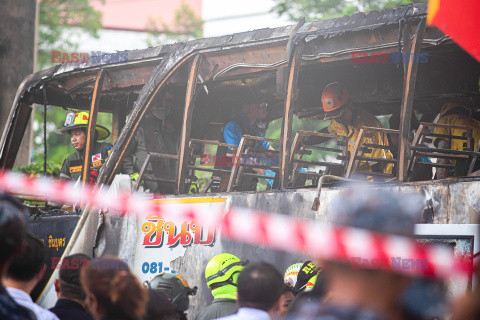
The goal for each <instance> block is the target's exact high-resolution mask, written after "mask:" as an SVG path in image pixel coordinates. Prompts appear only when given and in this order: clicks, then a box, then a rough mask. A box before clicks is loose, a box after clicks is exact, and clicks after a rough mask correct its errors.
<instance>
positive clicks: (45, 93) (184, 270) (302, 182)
mask: <svg viewBox="0 0 480 320" xmlns="http://www.w3.org/2000/svg"><path fill="white" fill-rule="evenodd" d="M426 10H427V7H426V4H424V3H423V4H414V5H409V6H402V7H398V8H394V9H387V10H383V11H372V12H370V13H367V14H364V13H357V14H354V15H351V16H345V17H341V18H336V19H330V20H324V21H318V22H312V23H303V22H300V23H299V24H297V25H292V26H286V27H282V28H276V29H261V30H255V31H249V32H243V33H238V34H232V35H227V36H221V37H216V38H207V39H199V40H193V41H188V42H184V43H176V44H171V45H164V46H160V47H155V48H148V49H144V50H134V51H127V52H125V53H122V54H124V55H125V54H127V55H128V60H127V61H123V62H117V63H103V62H102V61H95V62H93V61H89V62H87V63H78V64H72V63H69V64H62V65H59V66H55V67H53V68H50V69H47V70H43V71H39V72H37V73H34V74H31V75H29V76H28V77H26V78H25V80H24V81H23V82H22V84H21V86H20V87H19V89H18V92H17V95H16V98H15V101H14V103H13V107H12V111H11V113H10V117H9V120H8V124H7V126H6V128H5V129H4V133H3V137H2V141H1V149H0V165H1V168H2V169H11V168H12V167H13V163H14V161H15V157H16V154H17V151H18V147H19V144H20V142H21V140H22V138H23V135H24V131H25V128H26V126H27V124H28V122H29V121H30V115H31V112H32V106H33V105H34V104H39V105H44V106H45V108H46V106H47V105H48V106H51V107H52V106H54V107H57V108H58V110H60V111H62V112H65V113H66V111H65V110H66V109H74V110H77V111H87V112H89V114H90V120H89V130H87V133H88V136H87V146H86V154H87V155H88V156H86V157H85V159H86V162H85V163H86V164H85V165H84V167H83V172H82V177H81V181H80V183H86V182H87V180H86V179H87V173H86V171H87V170H86V169H85V168H88V167H89V163H88V161H91V160H90V156H91V145H92V144H93V141H94V140H93V139H94V137H93V132H94V130H90V129H92V128H94V127H95V125H96V118H97V117H96V114H97V113H100V112H102V113H107V114H110V115H111V119H112V125H111V128H110V129H111V132H112V135H111V141H110V142H111V143H112V144H113V148H112V152H111V154H110V156H109V157H108V159H106V161H105V163H104V164H103V167H102V169H101V170H100V174H99V177H98V179H97V182H96V183H97V185H114V184H115V185H117V186H119V187H121V188H128V189H131V190H140V191H141V190H143V191H148V188H146V185H147V184H148V183H150V184H151V183H154V184H156V186H157V187H158V192H159V193H162V194H163V195H164V197H163V198H162V199H154V197H153V196H152V201H157V202H158V203H161V204H164V205H168V206H182V205H183V204H185V203H188V204H192V203H193V204H195V205H196V206H197V207H198V208H201V209H202V210H208V209H209V208H217V207H231V206H239V207H246V208H254V209H259V210H264V211H271V212H275V213H278V214H285V215H294V216H298V217H304V218H311V219H318V220H321V221H328V220H329V210H328V207H329V204H330V203H331V201H332V199H334V198H335V197H336V196H337V195H338V193H339V192H341V190H342V186H341V185H339V184H337V182H338V181H343V180H359V179H363V180H365V179H366V180H367V181H370V180H372V181H374V182H375V183H372V188H392V189H397V190H398V189H399V190H402V191H406V192H413V193H417V194H419V195H421V197H422V198H423V199H424V201H425V209H424V213H423V219H424V221H423V223H421V224H419V225H418V228H417V236H418V237H419V238H421V239H423V240H422V241H430V242H441V243H445V244H446V245H449V246H450V247H452V249H453V250H454V252H455V253H456V254H457V253H458V254H460V253H465V252H467V253H470V254H476V253H478V251H479V248H478V228H477V221H478V216H479V212H480V201H479V199H480V197H479V191H478V190H480V181H479V180H480V179H479V178H478V177H477V176H476V175H475V173H474V172H475V168H476V166H477V164H478V163H477V158H478V156H479V155H480V152H479V144H478V141H476V140H475V139H474V133H473V132H474V130H475V128H472V127H462V128H460V129H462V130H463V132H464V134H462V135H461V136H458V135H455V134H453V133H451V134H446V133H441V134H440V133H438V132H436V131H435V128H439V127H440V128H444V129H455V128H456V127H455V126H449V125H448V124H438V123H437V122H436V121H435V118H437V116H438V115H439V113H440V112H441V111H442V107H443V106H444V105H446V104H448V103H452V104H455V105H461V106H464V107H465V108H466V109H468V110H469V112H470V114H475V113H476V112H477V111H479V110H478V106H479V99H480V95H479V76H480V64H479V62H478V61H476V60H475V59H473V58H472V57H471V56H469V55H468V54H467V53H466V52H465V51H464V50H463V49H462V48H460V47H459V46H458V45H457V44H456V43H455V42H454V41H453V40H452V39H450V38H449V37H448V36H447V35H445V34H443V33H442V32H441V31H439V30H438V29H436V28H432V27H429V26H427V25H426ZM333 82H339V83H342V84H343V85H344V86H345V87H346V88H348V91H349V95H350V98H351V100H352V101H354V102H355V106H356V107H358V108H361V109H363V110H365V111H366V112H368V113H370V114H372V115H375V116H376V117H377V118H378V119H380V120H381V121H382V123H383V124H384V125H383V128H380V127H368V126H364V127H362V128H361V130H360V132H359V133H358V136H357V140H356V143H353V144H352V145H351V146H349V142H348V141H345V139H341V137H339V136H336V135H334V134H332V133H328V132H327V133H326V132H322V131H320V132H318V131H317V130H318V129H321V128H322V127H324V126H325V123H326V122H325V121H323V119H324V111H323V108H322V104H321V92H322V90H323V88H324V87H325V86H327V85H328V84H329V83H333ZM252 92H255V94H253V93H252ZM251 93H252V94H251ZM252 99H253V100H254V101H253V102H254V103H257V104H259V105H260V104H266V105H268V107H267V114H266V119H265V121H264V122H263V123H262V126H263V127H262V130H263V134H262V135H243V137H242V138H241V141H240V142H239V144H238V145H235V144H229V143H227V142H225V141H223V140H222V129H223V128H224V127H225V125H226V124H227V123H228V122H229V121H230V120H231V119H232V117H233V116H235V115H236V114H237V113H238V111H239V110H241V108H242V106H243V105H244V104H245V103H246V102H247V100H248V102H249V103H252ZM255 99H256V100H255ZM393 116H395V117H397V118H398V124H397V127H395V128H388V119H389V117H393ZM412 118H415V120H416V121H412ZM58 126H61V124H58ZM450 132H453V131H450ZM376 133H379V134H382V135H386V136H388V137H393V138H396V141H398V146H397V147H395V148H393V150H390V151H389V152H391V151H393V152H392V155H394V156H392V157H388V158H387V157H381V158H379V157H372V156H371V154H372V153H371V150H372V148H373V149H375V148H377V149H382V150H387V149H392V146H391V145H389V144H383V145H382V144H374V143H372V142H368V139H367V140H364V139H363V138H365V137H367V138H368V137H369V136H371V135H372V134H376ZM262 136H263V137H262ZM310 136H316V137H321V138H325V139H327V140H328V141H327V142H325V143H321V144H316V145H308V144H303V143H302V141H304V138H305V137H310ZM138 138H143V140H144V145H145V150H144V151H145V154H146V156H145V159H144V160H143V163H142V164H141V165H140V166H137V170H138V171H137V172H136V173H138V179H137V180H136V181H132V180H131V179H130V177H129V176H128V175H125V174H124V173H125V172H122V170H123V169H122V166H123V163H125V160H126V159H128V157H131V156H132V152H133V151H132V149H133V147H132V146H133V145H135V140H136V139H138ZM438 138H444V139H450V140H452V139H457V140H461V141H462V143H463V146H464V147H463V148H462V150H454V149H453V148H444V149H440V148H439V147H438V146H437V145H436V144H435V143H434V142H435V139H438ZM389 139H390V138H389ZM259 141H267V142H269V144H270V146H272V148H270V149H258V148H257V147H256V146H257V145H258V143H259ZM363 141H366V142H363ZM222 148H223V150H224V151H225V150H227V152H228V154H229V156H228V157H227V158H226V157H225V152H224V153H223V154H222V153H219V150H220V149H222ZM252 158H254V160H252ZM258 159H260V160H258ZM262 159H263V160H262ZM265 159H266V161H265ZM425 159H429V161H426V160H425ZM438 159H443V160H445V159H446V160H448V162H446V161H438ZM362 162H373V163H378V164H380V165H381V166H383V167H384V166H387V165H391V166H393V167H395V170H392V171H388V172H383V171H382V172H373V171H368V172H364V171H362V165H361V164H362ZM460 164H462V165H463V166H464V167H465V168H466V169H465V170H463V173H462V174H461V175H459V176H455V177H450V178H448V179H433V177H434V175H435V171H436V170H438V169H439V168H440V169H448V170H455V169H456V167H457V166H459V165H460ZM419 166H421V167H422V168H424V169H425V168H426V170H430V172H431V173H432V174H431V175H430V178H429V179H428V178H427V179H425V180H422V179H416V178H414V173H415V170H416V168H418V167H419ZM255 169H257V170H255ZM265 170H271V171H273V172H274V173H275V174H274V176H265V175H264V174H262V173H259V172H263V171H265ZM245 179H249V180H250V181H252V180H258V181H260V183H259V184H258V185H256V184H250V189H249V188H243V187H242V186H243V185H244V184H243V183H242V181H243V180H245ZM266 180H270V181H271V180H273V183H266V182H265V181H266ZM418 180H422V181H418ZM379 181H381V182H379ZM42 210H43V211H42V212H43V214H41V215H39V216H38V217H36V218H35V219H33V218H32V224H33V226H34V227H33V229H34V230H37V231H38V232H37V233H38V235H39V236H40V237H43V238H44V239H45V241H48V238H49V237H51V238H59V237H60V238H66V243H67V245H66V248H64V247H62V248H61V249H62V250H60V252H63V254H71V253H76V252H83V253H86V254H90V255H94V256H100V255H102V254H115V255H118V256H120V257H121V258H122V259H125V260H126V261H127V262H128V263H129V265H130V266H131V267H132V270H134V271H135V273H136V274H137V275H138V276H139V277H140V279H142V280H149V279H150V278H151V277H152V276H153V275H155V273H158V272H162V271H167V272H177V273H181V274H183V275H188V276H187V279H188V281H189V283H190V284H192V285H197V286H199V293H200V294H199V295H198V296H199V297H203V298H202V300H200V299H199V298H196V297H195V298H194V299H193V300H192V302H193V303H192V304H191V305H192V307H191V308H192V309H191V312H195V311H196V310H198V308H199V307H201V306H204V305H205V304H206V303H207V302H208V301H207V300H208V297H209V294H206V292H208V289H207V287H206V284H205V281H204V279H203V276H202V275H203V269H204V267H205V265H206V263H207V261H208V260H209V259H210V258H211V257H212V256H213V255H215V254H218V253H220V252H225V251H228V252H231V253H233V254H239V255H241V256H243V257H246V258H248V259H250V260H255V259H260V258H261V259H264V260H269V261H271V262H274V263H275V264H276V265H277V266H281V267H283V268H286V267H287V266H288V265H289V264H290V263H293V262H296V260H298V259H300V258H301V257H299V256H295V255H291V254H285V253H283V252H278V251H275V250H271V249H268V248H263V247H254V246H250V245H245V244H240V243H235V242H231V241H227V240H226V239H222V236H221V232H219V231H218V230H215V229H213V230H210V229H209V228H204V229H205V230H203V229H202V228H200V229H198V228H197V229H196V231H195V230H193V229H192V228H191V227H192V226H191V225H190V223H191V222H189V221H185V224H186V226H187V227H189V228H190V229H188V230H189V231H185V232H190V235H192V234H193V233H194V232H198V233H200V234H199V236H198V241H196V242H195V241H194V242H192V241H185V243H183V242H182V241H181V240H179V241H176V240H175V239H177V238H178V237H176V236H178V234H177V233H178V232H180V231H179V230H180V226H178V228H173V229H172V228H170V229H168V230H166V229H165V228H163V227H162V224H160V223H159V221H160V220H161V217H159V216H148V217H147V218H146V219H145V220H143V221H139V220H136V219H133V218H128V217H118V216H111V215H105V214H103V213H102V212H98V211H96V210H93V209H89V208H87V209H85V210H83V212H82V214H81V215H80V214H78V213H76V212H75V211H73V212H69V213H67V212H65V208H62V209H55V210H56V211H55V212H54V211H53V210H52V209H50V210H49V209H45V208H43V209H42ZM70 211H72V210H70ZM51 221H55V222H56V223H58V228H56V229H52V228H45V225H46V224H47V223H50V222H51ZM67 222H68V223H69V224H67ZM62 223H64V224H62ZM162 223H163V225H164V223H166V222H165V221H162ZM182 232H183V231H182ZM285 237H288V235H285ZM64 240H65V239H64ZM170 240H171V241H170ZM174 240H175V241H174ZM57 249H58V248H57ZM57 255H58V254H57ZM52 283H53V278H51V279H50V280H49V281H48V283H47V284H46V286H45V290H44V291H43V293H42V295H41V297H40V299H39V302H40V303H41V304H42V305H45V306H50V305H51V303H52V301H54V290H53V287H52ZM469 286H471V279H470V280H469V281H466V282H453V281H452V282H451V287H452V288H453V289H452V290H454V291H457V292H458V291H462V290H465V288H468V287H469ZM202 293H203V294H202ZM198 296H197V297H198Z"/></svg>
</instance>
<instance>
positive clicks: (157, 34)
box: [146, 2, 203, 46]
mask: <svg viewBox="0 0 480 320" xmlns="http://www.w3.org/2000/svg"><path fill="white" fill-rule="evenodd" d="M173 22H174V27H173V28H172V27H169V25H168V24H167V23H166V22H165V21H163V20H162V19H160V18H157V19H155V18H153V17H149V19H148V22H147V26H146V27H147V29H148V30H149V32H148V34H147V45H148V46H158V45H162V44H164V43H165V42H171V41H187V40H191V39H198V38H202V37H203V21H202V19H201V18H200V17H198V16H197V15H196V14H195V12H194V11H193V9H192V8H191V6H190V5H188V4H187V3H185V2H182V4H181V6H180V8H178V9H177V10H175V17H174V20H173Z"/></svg>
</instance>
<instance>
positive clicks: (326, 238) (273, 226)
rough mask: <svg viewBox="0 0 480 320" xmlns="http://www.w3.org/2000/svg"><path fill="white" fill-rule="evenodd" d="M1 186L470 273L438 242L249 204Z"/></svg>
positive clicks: (270, 240)
mask: <svg viewBox="0 0 480 320" xmlns="http://www.w3.org/2000/svg"><path fill="white" fill-rule="evenodd" d="M0 191H3V192H6V193H11V194H17V195H28V196H33V197H39V198H46V199H49V201H53V202H58V203H63V204H70V205H73V204H76V203H82V204H83V205H84V206H86V205H88V206H91V207H94V208H96V209H100V210H104V211H108V213H111V214H120V215H127V214H128V215H133V216H135V217H137V218H145V217H146V216H147V215H151V214H159V215H161V216H162V217H163V218H169V219H173V220H177V221H185V220H187V221H197V222H200V223H202V224H203V225H215V226H219V227H221V233H222V236H223V237H225V238H228V239H230V240H234V241H239V242H243V243H248V244H251V245H256V246H259V245H261V246H266V247H270V248H273V249H277V250H284V251H290V252H294V253H305V254H307V255H310V256H313V257H316V258H320V259H328V260H337V261H343V262H347V263H352V262H354V265H353V266H354V267H355V266H357V267H367V268H369V267H374V268H380V269H389V270H392V271H395V272H400V273H404V274H409V275H415V276H416V275H418V276H426V277H436V278H446V277H449V276H452V275H459V276H468V275H470V274H471V272H472V267H473V264H472V259H471V257H463V258H461V259H455V258H454V255H453V251H452V250H450V249H449V248H446V247H442V246H439V245H425V244H422V243H419V242H417V241H415V240H414V239H409V238H405V237H400V236H392V235H385V234H379V233H375V232H371V231H367V230H364V229H357V228H349V227H342V226H335V225H331V224H325V223H320V222H317V221H314V222H312V221H310V220H305V219H300V218H294V217H291V216H288V215H281V214H271V213H266V212H262V211H256V210H251V209H241V208H230V209H228V210H225V209H218V210H212V209H211V208H209V209H208V210H206V209H204V208H199V207H195V206H194V205H182V206H175V207H173V208H172V207H171V206H162V205H159V204H155V203H154V202H153V201H152V200H151V199H150V198H147V197H145V195H142V194H140V193H133V194H130V193H126V192H118V193H116V194H114V193H113V192H109V190H108V188H106V187H102V188H95V187H93V188H92V187H89V186H85V188H84V189H81V188H79V189H75V188H74V183H73V182H71V181H65V180H56V179H53V178H48V177H40V178H31V177H28V176H26V175H23V174H19V173H15V172H7V171H4V172H0ZM404 260H405V261H407V263H404ZM355 263H356V265H355ZM405 266H407V267H405Z"/></svg>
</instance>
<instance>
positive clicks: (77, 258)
mask: <svg viewBox="0 0 480 320" xmlns="http://www.w3.org/2000/svg"><path fill="white" fill-rule="evenodd" d="M91 260H92V259H91V258H90V257H89V256H87V255H85V254H81V253H77V254H73V255H71V256H68V257H65V258H63V260H62V265H61V266H60V272H59V273H58V278H59V279H60V280H61V281H63V282H66V283H68V284H71V285H74V286H80V270H81V269H83V268H86V267H87V264H88V262H89V261H91Z"/></svg>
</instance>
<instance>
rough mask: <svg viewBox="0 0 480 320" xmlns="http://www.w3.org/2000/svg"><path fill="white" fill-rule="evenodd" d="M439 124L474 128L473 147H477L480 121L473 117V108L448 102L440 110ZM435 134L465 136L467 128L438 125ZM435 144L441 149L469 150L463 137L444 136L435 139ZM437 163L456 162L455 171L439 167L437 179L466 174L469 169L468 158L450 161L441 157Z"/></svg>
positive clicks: (479, 138)
mask: <svg viewBox="0 0 480 320" xmlns="http://www.w3.org/2000/svg"><path fill="white" fill-rule="evenodd" d="M437 124H442V125H451V126H460V127H470V128H472V137H473V149H474V150H475V148H476V147H477V144H478V141H479V140H480V121H478V120H476V119H474V118H473V117H472V110H471V109H469V108H467V107H465V106H463V105H456V104H454V103H447V104H445V105H444V106H443V107H442V110H441V111H440V114H439V118H438V121H437ZM433 133H434V134H437V135H443V136H447V135H450V136H458V137H462V136H465V134H466V130H464V129H461V128H444V127H436V128H435V130H434V131H433ZM435 146H436V147H438V148H440V149H452V150H460V151H463V150H467V148H466V147H467V146H466V141H465V140H461V139H447V138H444V137H441V138H437V139H435ZM437 163H440V164H450V163H454V164H455V170H454V172H450V171H449V169H445V168H437V179H444V178H447V177H448V176H449V175H453V176H465V175H466V174H467V171H468V161H467V160H457V161H455V162H454V161H450V160H448V159H443V158H439V159H438V160H437ZM479 165H480V161H477V165H476V167H475V168H474V171H476V170H479V169H480V168H479Z"/></svg>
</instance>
